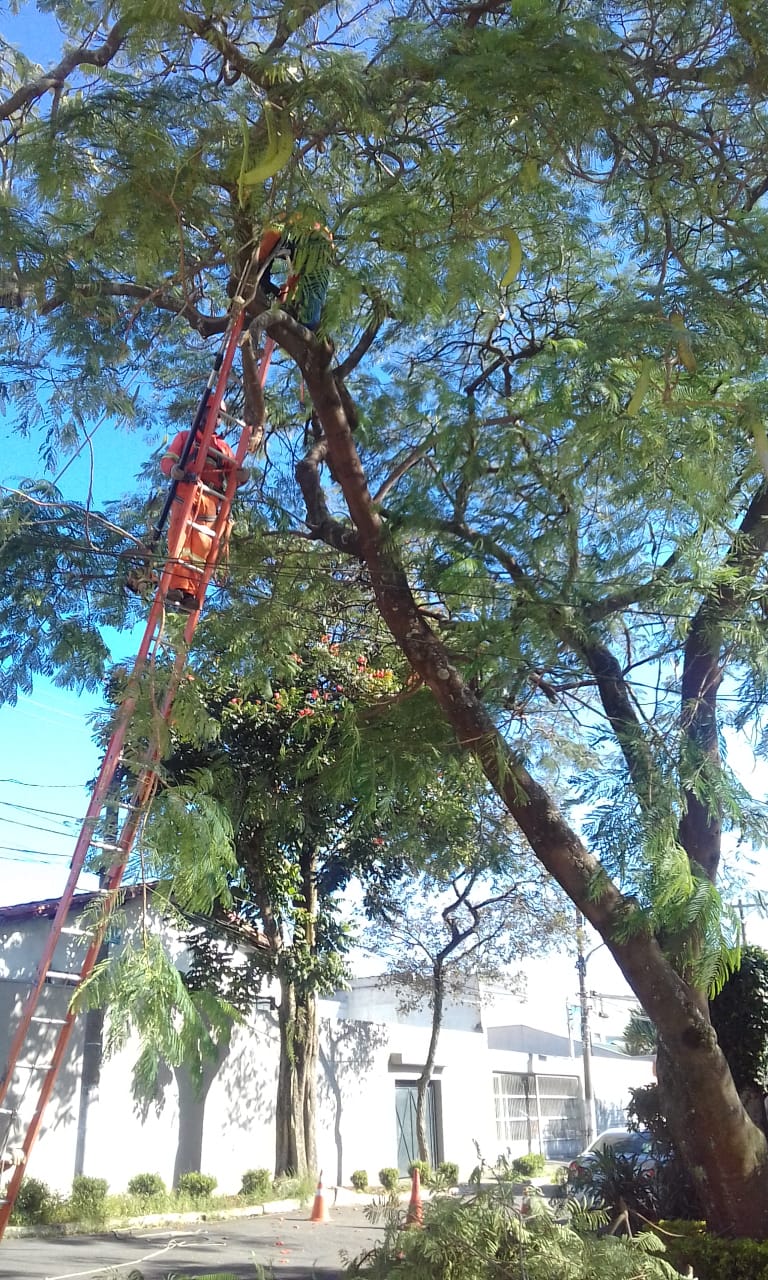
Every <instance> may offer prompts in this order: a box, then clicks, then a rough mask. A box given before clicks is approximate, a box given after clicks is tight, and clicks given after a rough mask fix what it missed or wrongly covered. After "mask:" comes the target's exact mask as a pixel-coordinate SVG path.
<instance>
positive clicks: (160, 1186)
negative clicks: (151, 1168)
mask: <svg viewBox="0 0 768 1280" xmlns="http://www.w3.org/2000/svg"><path fill="white" fill-rule="evenodd" d="M165 1193H166V1187H165V1183H164V1182H163V1180H162V1178H161V1177H160V1174H159V1173H137V1174H134V1176H133V1177H132V1178H131V1180H130V1182H129V1183H128V1195H129V1196H139V1197H140V1198H141V1199H142V1200H153V1199H154V1198H155V1197H156V1196H164V1195H165Z"/></svg>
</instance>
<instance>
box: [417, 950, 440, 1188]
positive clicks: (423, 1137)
mask: <svg viewBox="0 0 768 1280" xmlns="http://www.w3.org/2000/svg"><path fill="white" fill-rule="evenodd" d="M444 1003H445V980H444V974H443V966H442V964H441V963H439V962H436V963H435V965H434V968H433V970H432V1034H431V1035H430V1037H429V1048H428V1049H427V1056H426V1059H425V1061H424V1069H423V1071H422V1073H421V1075H420V1076H419V1082H418V1085H417V1086H416V1141H417V1142H418V1144H419V1159H420V1160H426V1161H427V1162H428V1163H429V1164H431V1163H432V1161H431V1159H430V1150H429V1142H428V1140H427V1095H428V1093H429V1085H430V1081H431V1080H432V1072H433V1071H434V1069H435V1058H436V1057H437V1042H438V1040H439V1039H440V1028H441V1026H442V1025H443V1005H444ZM434 1154H435V1158H437V1152H435V1153H434Z"/></svg>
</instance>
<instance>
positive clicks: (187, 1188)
mask: <svg viewBox="0 0 768 1280" xmlns="http://www.w3.org/2000/svg"><path fill="white" fill-rule="evenodd" d="M215 1189H216V1179H215V1178H214V1177H212V1176H211V1174H210V1173H196V1172H194V1171H192V1172H190V1173H182V1175H181V1177H180V1178H179V1185H178V1192H179V1195H181V1196H191V1197H192V1199H193V1200H207V1199H209V1197H210V1196H212V1195H213V1193H214V1191H215Z"/></svg>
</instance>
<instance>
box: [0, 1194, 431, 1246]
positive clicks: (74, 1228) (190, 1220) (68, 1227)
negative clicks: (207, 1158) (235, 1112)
mask: <svg viewBox="0 0 768 1280" xmlns="http://www.w3.org/2000/svg"><path fill="white" fill-rule="evenodd" d="M326 1190H328V1188H326ZM331 1190H333V1188H331ZM381 1194H382V1193H380V1192H379V1193H375V1194H371V1193H370V1192H361V1191H353V1190H351V1189H350V1188H347V1187H338V1188H337V1189H336V1197H335V1199H334V1201H333V1204H331V1205H329V1210H330V1211H331V1212H333V1210H334V1209H336V1208H338V1209H341V1208H344V1209H349V1208H352V1207H354V1206H355V1205H361V1206H363V1205H367V1204H374V1203H375V1202H376V1201H377V1200H379V1199H380V1198H381ZM409 1195H410V1192H407V1191H406V1192H403V1193H401V1195H400V1196H399V1199H400V1203H401V1204H407V1203H408V1199H409ZM423 1198H424V1199H429V1192H424V1195H423ZM310 1199H311V1196H308V1197H307V1198H306V1199H305V1200H265V1201H264V1202H263V1204H252V1205H242V1206H237V1207H236V1208H234V1209H209V1210H203V1209H198V1210H187V1211H186V1212H185V1213H145V1214H143V1215H141V1216H140V1217H138V1218H108V1219H107V1221H106V1222H103V1223H99V1225H98V1227H94V1229H93V1230H92V1231H87V1230H85V1229H84V1224H83V1223H77V1222H62V1223H56V1224H54V1225H52V1226H31V1227H19V1226H17V1227H7V1228H6V1231H5V1239H6V1240H29V1239H34V1238H35V1237H38V1238H40V1239H41V1240H49V1239H51V1238H55V1237H57V1236H82V1235H100V1234H101V1233H102V1232H105V1231H114V1232H120V1231H135V1230H137V1229H138V1230H141V1229H143V1228H149V1227H173V1226H179V1227H183V1226H192V1225H193V1224H194V1223H196V1222H233V1221H237V1219H238V1218H263V1217H264V1216H266V1215H267V1214H273V1213H274V1214H280V1213H296V1212H298V1210H299V1209H304V1208H306V1206H307V1205H308V1204H309V1201H310Z"/></svg>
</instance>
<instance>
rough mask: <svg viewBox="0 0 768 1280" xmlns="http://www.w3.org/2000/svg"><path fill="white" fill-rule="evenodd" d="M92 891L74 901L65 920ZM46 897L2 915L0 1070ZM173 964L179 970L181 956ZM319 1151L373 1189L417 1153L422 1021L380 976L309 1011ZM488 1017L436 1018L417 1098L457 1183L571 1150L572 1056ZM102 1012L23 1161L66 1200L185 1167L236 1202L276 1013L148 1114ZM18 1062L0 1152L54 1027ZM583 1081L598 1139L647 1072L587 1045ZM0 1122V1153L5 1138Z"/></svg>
mask: <svg viewBox="0 0 768 1280" xmlns="http://www.w3.org/2000/svg"><path fill="white" fill-rule="evenodd" d="M91 898H92V895H88V894H83V895H78V897H77V898H76V900H75V903H74V904H73V913H72V918H71V921H70V924H71V926H72V927H73V929H76V928H77V917H78V915H79V914H80V913H81V912H82V911H83V910H84V908H86V907H87V906H88V905H89V902H90V901H91ZM56 906H57V902H56V900H48V901H44V902H36V903H28V904H23V905H19V906H12V907H3V908H0V1027H2V1029H3V1032H2V1034H0V1063H4V1062H5V1057H6V1050H7V1045H8V1041H9V1038H10V1035H11V1034H12V1031H13V1026H14V1022H15V1017H16V1016H18V1012H19V1009H20V1008H21V1003H22V1001H23V999H24V997H25V995H26V992H27V990H28V987H29V984H30V982H31V980H32V977H33V975H34V973H35V971H36V968H37V963H38V959H39V956H40V954H41V951H42V947H43V945H44V941H45V939H46V937H47V936H48V932H49V929H50V920H51V917H52V916H53V914H54V912H55V909H56ZM140 910H141V890H136V889H129V890H127V896H126V903H125V907H124V910H123V924H122V926H120V927H121V928H122V936H121V935H120V934H119V933H117V932H115V931H113V933H112V937H111V941H110V946H111V947H112V948H113V949H114V948H117V947H119V946H121V945H123V944H124V941H125V940H126V936H127V935H129V934H131V933H133V932H134V931H135V930H136V928H137V926H138V922H139V916H140ZM149 925H150V927H151V928H153V929H156V930H162V932H163V934H164V936H165V938H166V941H167V944H168V946H169V949H170V951H171V954H173V955H174V956H176V957H180V956H181V955H182V953H183V943H182V942H181V939H180V937H179V935H178V934H174V933H173V932H172V931H171V930H170V929H169V927H168V925H167V924H165V923H164V922H163V921H162V920H161V919H160V916H159V915H158V913H157V911H155V910H154V909H153V908H152V906H151V905H150V909H149ZM82 945H83V940H82V937H81V936H78V934H77V933H76V932H68V933H67V934H66V935H64V936H63V937H62V939H61V942H60V944H59V948H58V951H57V955H56V956H55V957H54V962H53V968H54V970H58V971H62V972H64V971H67V970H72V969H74V968H76V967H77V966H76V964H75V963H73V958H74V959H76V956H77V953H78V948H82ZM181 962H182V963H183V961H181ZM70 992H71V986H70V987H66V986H64V985H63V984H62V985H56V984H55V983H53V984H51V985H47V986H46V988H45V995H44V1002H45V1008H44V1011H43V1012H44V1013H45V1014H46V1015H47V1016H50V1017H56V1016H61V1013H62V1011H63V1010H65V1009H66V1003H67V1000H68V998H69V995H70ZM319 1012H320V1025H321V1035H320V1064H319V1076H318V1154H319V1163H320V1165H321V1167H322V1169H323V1170H324V1173H325V1177H326V1180H327V1181H328V1182H331V1183H333V1182H336V1183H340V1184H341V1183H347V1184H348V1183H349V1180H350V1175H351V1173H352V1172H353V1170H355V1169H365V1170H366V1171H367V1172H368V1174H369V1176H370V1178H371V1179H372V1180H375V1179H376V1177H377V1174H378V1170H379V1169H380V1168H382V1167H384V1166H391V1165H398V1166H399V1167H400V1169H401V1171H403V1172H405V1170H406V1169H407V1165H408V1163H409V1161H410V1159H412V1158H413V1155H414V1154H415V1146H414V1116H415V1088H416V1081H417V1079H418V1076H419V1073H420V1071H421V1067H422V1064H423V1061H424V1056H425V1053H426V1050H427V1043H428V1039H429V1031H430V1011H429V1009H428V1008H426V1007H421V1008H417V1009H416V1010H415V1011H413V1012H410V1013H408V1014H403V1013H401V1012H400V1010H399V1008H398V1004H397V999H396V995H395V993H394V992H393V991H392V989H391V988H388V987H383V986H382V985H381V982H380V980H379V979H375V978H366V979H358V980H356V981H355V982H354V983H353V985H352V987H351V989H350V990H348V991H342V992H339V993H337V994H336V996H335V997H334V998H332V999H325V1000H321V1001H320V1002H319ZM489 1018H490V1020H491V1022H494V1021H496V1020H497V1019H498V1015H496V1016H495V1017H494V1015H493V1012H492V1011H491V1012H490V1013H489V1012H488V1010H487V1008H486V1006H485V1005H484V1001H483V1000H482V999H481V997H480V995H479V993H476V994H475V995H472V993H469V994H468V995H467V997H466V998H465V1000H464V1001H463V1002H462V1003H452V1004H450V1005H449V1006H448V1008H447V1009H446V1014H445V1020H444V1026H443V1030H442V1033H441V1036H440V1042H439V1047H438V1053H437V1062H436V1066H435V1071H434V1078H433V1082H432V1085H431V1087H430V1094H431V1098H430V1118H429V1127H430V1135H431V1144H432V1149H433V1162H435V1163H436V1162H437V1161H439V1160H442V1159H447V1160H452V1161H456V1162H457V1163H458V1165H459V1169H460V1173H461V1176H462V1177H463V1178H466V1177H467V1176H468V1175H469V1174H470V1172H471V1171H472V1169H473V1168H474V1167H475V1165H476V1164H477V1149H478V1148H479V1150H480V1151H481V1152H482V1154H483V1156H484V1158H485V1159H486V1160H489V1161H491V1162H492V1161H494V1160H495V1159H496V1157H497V1156H498V1155H499V1154H501V1153H502V1152H506V1153H508V1154H510V1155H511V1156H516V1155H520V1154H522V1153H524V1152H527V1151H542V1152H543V1153H544V1154H546V1155H548V1156H550V1157H553V1158H561V1157H563V1158H564V1157H567V1156H570V1155H571V1154H573V1153H575V1152H576V1151H578V1150H579V1149H580V1148H581V1147H582V1146H583V1145H584V1128H583V1102H582V1096H583V1089H582V1073H581V1056H580V1053H581V1048H580V1045H579V1042H578V1041H576V1042H575V1044H571V1046H570V1048H571V1049H572V1050H573V1054H572V1055H571V1054H570V1053H569V1043H568V1040H567V1038H566V1037H563V1036H557V1035H554V1034H551V1033H549V1032H547V1031H546V1030H545V1029H537V1028H534V1027H531V1026H527V1025H524V1024H522V1023H517V1024H510V1025H504V1026H498V1025H488V1022H489ZM102 1024H103V1016H102V1015H101V1014H100V1013H99V1012H96V1011H93V1012H92V1013H90V1014H86V1015H81V1017H80V1018H79V1019H78V1023H77V1026H76V1029H75V1033H74V1035H73V1038H72V1042H71V1044H70V1047H69V1050H68V1053H67V1056H66V1059H65V1061H64V1064H63V1068H62V1071H61V1074H60V1076H59V1080H58V1083H57V1086H56V1090H55V1092H54V1095H53V1098H52V1100H51V1102H50V1104H49V1107H48V1110H47V1111H46V1114H45V1118H44V1122H43V1127H42V1130H41V1134H40V1137H39V1139H38V1142H37V1145H36V1146H35V1148H34V1150H33V1152H32V1155H31V1157H30V1162H29V1172H30V1174H31V1175H32V1176H35V1177H39V1178H42V1179H44V1180H45V1181H46V1182H47V1183H49V1185H51V1186H52V1187H55V1188H57V1189H60V1190H62V1191H66V1190H68V1189H69V1186H70V1184H71V1181H72V1177H73V1175H75V1174H76V1173H86V1174H89V1175H92V1176H98V1177H104V1178H107V1180H108V1181H109V1184H110V1187H111V1189H112V1190H114V1191H119V1190H122V1189H123V1188H124V1187H125V1185H126V1184H127V1182H128V1180H129V1178H131V1177H132V1176H133V1175H134V1174H135V1173H142V1172H157V1173H160V1174H161V1176H162V1177H163V1179H164V1180H165V1182H166V1183H167V1184H169V1185H170V1184H171V1183H173V1182H174V1181H175V1180H176V1178H177V1177H178V1175H179V1174H180V1173H182V1172H184V1171H186V1170H189V1169H199V1170H201V1171H202V1172H204V1173H210V1174H213V1175H214V1176H215V1177H216V1178H217V1180H218V1185H219V1190H220V1191H222V1192H224V1193H227V1192H236V1191H237V1190H239V1186H240V1178H241V1175H242V1173H243V1172H244V1171H245V1170H246V1169H253V1168H258V1167H264V1168H271V1167H272V1166H273V1163H274V1149H275V1091H276V1081H277V1063H278V1031H277V1021H276V1015H275V1013H274V1012H273V1011H271V1010H270V1009H268V1008H259V1009H257V1010H255V1011H254V1012H253V1013H252V1014H251V1016H250V1018H249V1019H248V1021H247V1024H245V1025H242V1026H237V1027H235V1029H234V1031H233V1035H232V1038H231V1043H230V1046H229V1049H228V1051H227V1053H226V1054H225V1055H223V1056H222V1058H221V1060H220V1062H219V1063H218V1064H216V1065H212V1066H211V1067H210V1068H209V1069H208V1070H207V1072H206V1075H205V1079H204V1083H203V1089H202V1092H201V1093H200V1094H199V1095H198V1094H197V1093H196V1092H195V1090H194V1088H193V1087H192V1084H191V1081H190V1079H189V1078H188V1076H187V1075H186V1073H185V1072H184V1071H179V1070H176V1071H171V1070H169V1069H168V1070H166V1072H165V1073H164V1075H163V1076H162V1078H161V1089H160V1096H159V1097H158V1099H157V1102H156V1103H153V1104H139V1103H137V1102H136V1101H135V1100H134V1099H133V1097H132V1092H131V1073H132V1068H133V1065H134V1061H135V1059H136V1056H137V1052H136V1049H135V1047H132V1046H130V1045H129V1046H127V1047H126V1048H125V1049H124V1050H121V1051H120V1052H118V1053H117V1054H115V1055H114V1056H113V1057H111V1058H107V1059H104V1057H103V1054H102V1052H101V1041H102V1030H103V1028H102ZM35 1031H36V1033H37V1035H36V1041H35V1045H34V1047H33V1049H32V1058H31V1061H28V1062H27V1064H26V1068H24V1069H21V1070H20V1071H19V1073H18V1076H17V1078H16V1081H15V1083H14V1090H15V1092H14V1094H13V1098H12V1105H13V1106H14V1107H17V1115H16V1116H15V1118H14V1124H15V1126H16V1128H15V1129H14V1131H13V1133H12V1136H11V1138H10V1142H11V1143H16V1142H18V1140H19V1135H20V1131H21V1129H22V1127H23V1124H24V1120H25V1117H26V1116H27V1115H28V1113H29V1110H30V1100H31V1094H32V1091H31V1090H30V1091H29V1093H28V1094H26V1093H25V1079H26V1080H29V1079H30V1078H31V1076H33V1075H34V1070H32V1068H34V1067H39V1066H41V1065H42V1064H44V1063H45V1061H46V1052H47V1049H46V1041H48V1042H50V1036H51V1030H50V1027H48V1026H46V1025H45V1024H36V1025H35ZM592 1067H593V1071H592V1074H593V1080H594V1087H595V1093H596V1103H597V1119H598V1128H602V1127H605V1126H606V1125H608V1124H617V1123H618V1124H621V1123H622V1122H623V1120H624V1108H625V1107H626V1104H627V1102H628V1091H629V1088H630V1087H631V1086H635V1085H640V1084H647V1083H649V1082H650V1080H651V1078H652V1063H651V1061H650V1059H647V1058H627V1057H626V1056H625V1055H623V1054H619V1053H617V1052H615V1051H612V1050H610V1049H606V1048H602V1047H600V1046H595V1047H594V1050H593V1063H592ZM4 1119H5V1117H2V1116H0V1145H2V1142H3V1134H2V1121H3V1120H4Z"/></svg>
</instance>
